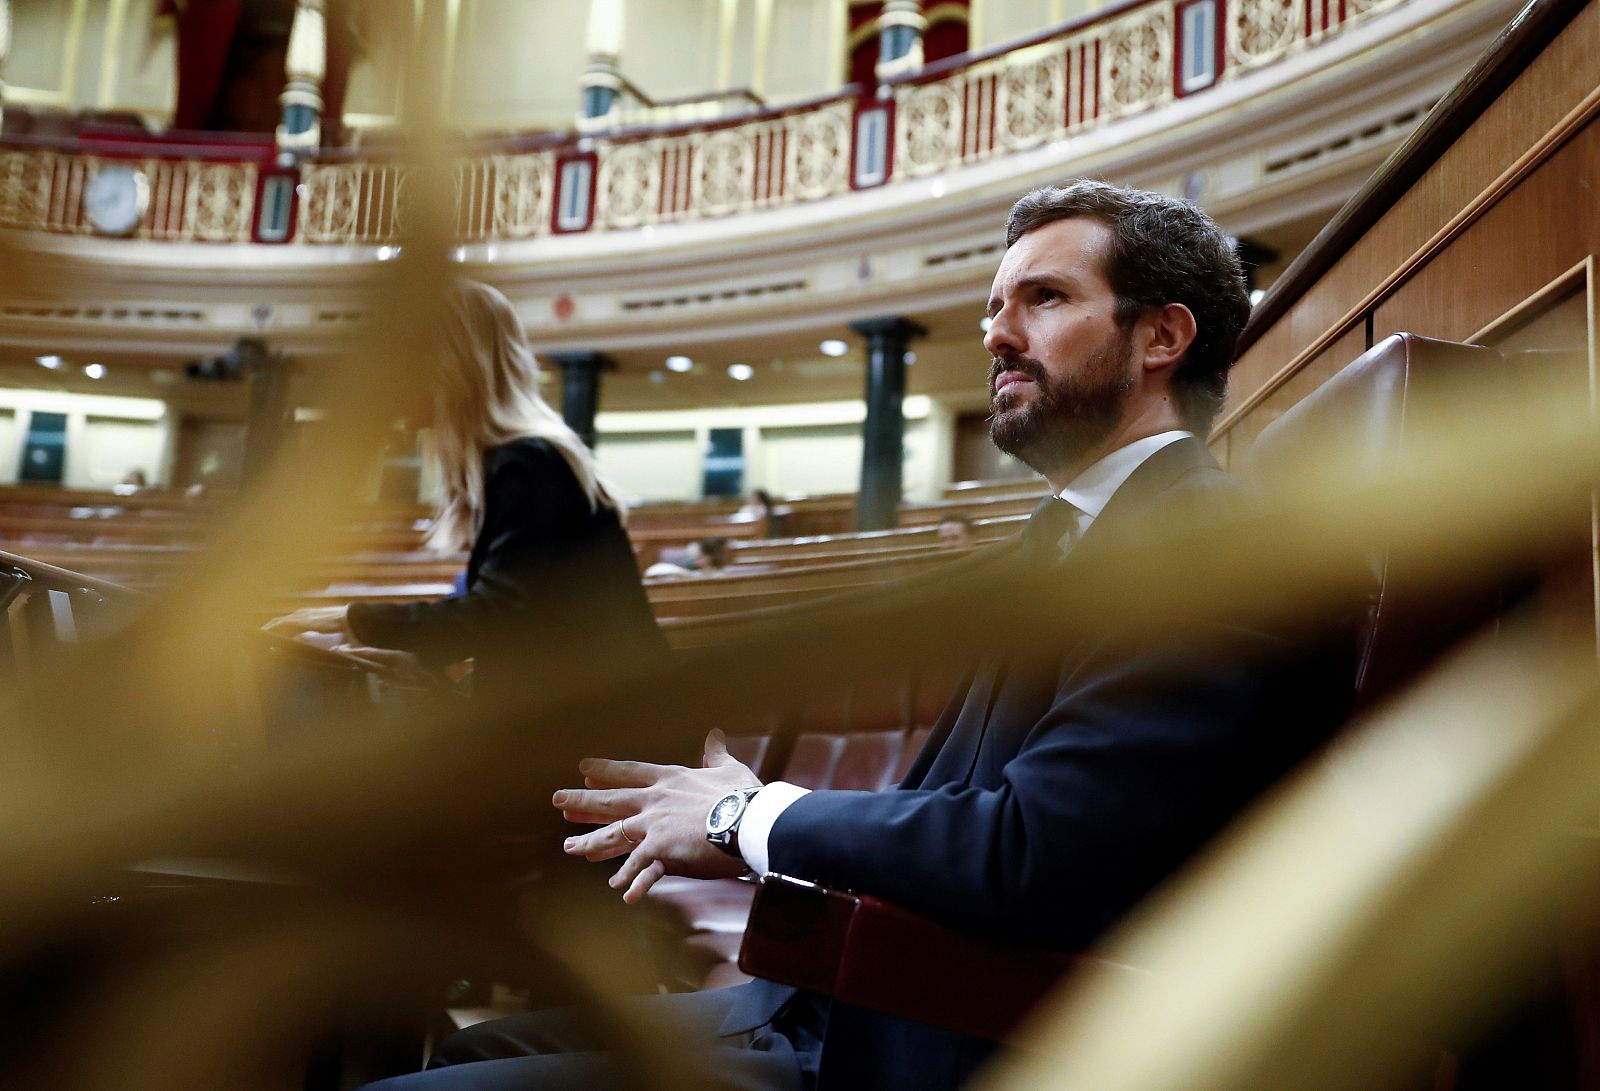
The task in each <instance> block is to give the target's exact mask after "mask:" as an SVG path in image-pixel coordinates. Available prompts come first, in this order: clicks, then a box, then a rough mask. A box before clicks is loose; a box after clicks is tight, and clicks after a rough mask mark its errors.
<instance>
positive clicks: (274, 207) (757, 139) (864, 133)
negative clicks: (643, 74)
mask: <svg viewBox="0 0 1600 1091" xmlns="http://www.w3.org/2000/svg"><path fill="white" fill-rule="evenodd" d="M1404 2H1405V0H1132V2H1130V3H1126V4H1123V5H1122V6H1120V7H1117V8H1113V9H1110V10H1108V11H1106V12H1103V13H1101V14H1099V15H1097V16H1094V17H1092V18H1088V19H1084V20H1079V21H1077V22H1074V23H1070V24H1067V25H1066V26H1064V27H1061V28H1059V29H1057V30H1055V31H1052V32H1050V33H1048V34H1045V35H1041V36H1039V37H1037V38H1034V39H1031V40H1029V41H1026V42H1023V43H1019V44H1013V45H1011V46H1009V47H1007V48H1005V49H1003V50H997V51H994V52H992V53H989V54H984V55H979V56H966V57H961V58H953V59H952V60H951V61H950V62H946V63H944V64H942V65H936V66H933V67H931V68H929V69H926V70H924V71H922V72H920V73H917V74H916V75H914V76H911V77H907V78H902V79H900V80H898V81H895V82H893V83H891V84H889V85H888V86H887V87H886V88H884V89H883V92H882V93H879V94H869V93H864V92H862V90H861V89H859V88H855V87H850V88H845V89H844V90H843V91H841V92H840V93H839V94H837V95H833V96H830V97H828V98H825V99H821V100H817V101H814V102H810V103H803V104H799V105H795V106H790V107H787V108H784V109H777V110H763V111H759V112H756V113H752V114H749V115H746V116H742V117H739V118H735V119H732V120H727V121H724V122H720V123H711V124H699V125H686V126H679V127H674V128H667V129H655V130H641V131H632V132H615V133H609V134H594V135H591V136H587V137H584V138H582V139H579V138H578V137H577V136H576V134H574V135H572V136H569V137H565V138H557V139H554V140H552V139H548V138H547V139H544V140H541V141H538V142H533V143H530V142H527V141H524V142H522V143H521V144H509V145H503V146H499V147H493V148H482V147H479V148H476V149H473V150H468V151H465V152H463V154H462V156H461V159H460V162H459V165H458V168H457V181H456V185H457V191H458V221H457V230H458V234H459V237H460V239H461V241H463V242H482V241H501V240H515V239H527V238H533V237H536V236H540V235H547V234H552V233H554V234H561V233H571V232H583V231H612V230H625V229H630V228H639V227H644V226H648V225H653V224H665V223H678V222H683V221H688V220H697V219H707V218H713V217H720V216H730V215H734V214H738V213H745V212H753V211H758V210H762V209H769V208H776V207H780V206H787V205H795V204H800V203H803V202H808V201H816V200H821V199H824V198H827V197H833V196H836V195H839V194H843V193H848V192H850V191H851V190H860V189H869V188H873V187H876V186H879V185H882V184H884V183H886V182H891V181H896V180H903V179H909V178H917V177H921V176H926V175H930V174H934V173H937V172H940V171H946V170H950V169H952V168H956V167H960V166H963V165H966V164H971V163H976V162H981V161H983V160H987V159H991V158H994V157H996V156H1003V155H1008V154H1011V153H1013V152H1017V151H1021V150H1024V149H1027V148H1032V147H1036V146H1039V145H1042V144H1046V143H1050V142H1053V141H1060V140H1065V139H1068V138H1071V137H1073V136H1075V135H1077V134H1080V133H1084V132H1088V131H1091V130H1094V129H1098V128H1101V127H1103V126H1106V125H1110V124H1114V123H1115V122H1117V121H1118V120H1120V119H1122V118H1126V117H1130V116H1132V115H1136V114H1142V113H1146V112H1148V111H1151V110H1154V109H1157V108H1159V107H1161V106H1162V105H1164V104H1166V103H1168V102H1171V101H1173V100H1175V99H1178V98H1183V97H1186V96H1189V95H1193V94H1199V93H1203V92H1205V91H1207V90H1209V89H1211V88H1213V87H1216V86H1217V85H1219V84H1222V83H1225V82H1227V81H1229V80H1232V79H1236V78H1238V77H1239V76H1241V75H1244V74H1246V73H1248V72H1251V71H1253V70H1255V69H1258V68H1260V67H1262V66H1264V65H1270V64H1274V63H1278V62H1281V61H1283V60H1284V59H1286V58H1288V57H1290V56H1292V55H1294V54H1296V53H1299V52H1301V51H1303V50H1305V49H1308V48H1311V47H1314V46H1315V45H1316V44H1317V43H1318V42H1320V41H1323V40H1325V39H1326V38H1328V37H1330V36H1332V35H1335V34H1338V33H1340V32H1341V31H1342V30H1344V29H1346V28H1348V27H1350V26H1352V25H1354V24H1357V23H1360V22H1363V21H1365V20H1367V19H1368V18H1370V17H1372V16H1373V15H1375V14H1377V13H1379V12H1381V11H1384V10H1387V9H1390V8H1393V7H1397V6H1399V5H1400V4H1403V3H1404ZM228 154H229V156H230V157H229V158H217V157H203V156H195V155H193V154H184V153H183V152H181V151H180V152H171V151H168V152H163V151H162V150H161V149H160V148H159V147H157V146H152V150H150V151H149V152H148V153H145V152H139V151H130V150H129V149H128V148H127V147H126V146H124V147H120V148H118V149H116V151H115V152H114V153H105V152H100V151H96V150H95V149H93V148H84V147H74V148H49V147H37V146H25V145H16V144H12V145H5V146H0V226H4V227H12V228H21V229H25V230H31V231H44V232H52V233H60V234H89V233H91V232H92V231H93V226H92V224H91V222H90V219H89V217H88V214H87V212H86V209H85V206H84V193H85V190H86V188H87V186H88V183H89V180H90V179H91V178H92V177H93V176H94V174H95V173H96V171H98V170H99V169H100V168H101V167H102V166H103V165H104V164H106V163H108V162H112V161H115V162H118V163H122V164H127V165H132V166H135V167H137V168H138V169H139V170H140V171H141V172H142V173H143V174H144V176H145V178H146V180H147V188H148V192H149V201H148V205H147V208H146V211H145V215H144V218H143V220H142V221H141V223H140V225H139V227H138V229H137V230H136V231H135V232H134V237H137V238H140V239H148V240H153V241H160V242H198V243H210V242H251V241H254V242H259V243H277V244H291V245H306V246H318V245H329V244H335V245H339V244H344V245H350V244H357V245H359V244H368V245H379V244H384V243H388V242H392V241H394V239H395V238H396V236H397V234H398V230H399V222H400V218H401V215H402V213H403V198H404V193H405V179H404V177H403V173H402V171H401V168H400V167H399V166H397V165H396V163H394V162H393V161H391V160H387V159H385V158H383V157H381V156H378V155H366V156H363V157H360V158H350V157H342V156H330V157H327V158H323V159H317V160H308V161H305V162H303V163H301V164H299V165H298V166H296V167H289V168H282V167H279V166H277V165H275V163H274V162H273V159H272V155H271V150H270V148H267V149H260V150H259V151H248V150H245V151H241V150H239V149H234V150H232V151H230V152H229V153H228Z"/></svg>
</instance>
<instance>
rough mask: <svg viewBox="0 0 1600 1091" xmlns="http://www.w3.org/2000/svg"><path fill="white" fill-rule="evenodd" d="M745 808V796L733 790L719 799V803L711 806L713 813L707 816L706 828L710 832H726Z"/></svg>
mask: <svg viewBox="0 0 1600 1091" xmlns="http://www.w3.org/2000/svg"><path fill="white" fill-rule="evenodd" d="M742 810H744V796H742V795H740V794H739V793H738V792H733V793H731V794H729V795H725V796H723V797H722V798H721V799H719V800H717V805H716V806H715V807H712V808H711V814H709V815H708V816H707V817H706V829H707V831H709V832H710V833H726V832H727V830H728V828H729V827H731V826H732V825H733V824H734V822H735V821H736V820H737V819H738V817H739V812H740V811H742Z"/></svg>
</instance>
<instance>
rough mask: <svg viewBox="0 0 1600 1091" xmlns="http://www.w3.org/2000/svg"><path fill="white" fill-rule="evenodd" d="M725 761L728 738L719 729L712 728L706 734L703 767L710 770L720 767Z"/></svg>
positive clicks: (726, 758)
mask: <svg viewBox="0 0 1600 1091" xmlns="http://www.w3.org/2000/svg"><path fill="white" fill-rule="evenodd" d="M727 760H728V737H727V736H726V735H724V734H723V733H722V729H721V728H718V727H713V728H712V729H711V730H710V731H709V732H707V733H706V758H705V767H706V768H707V769H710V768H712V767H713V766H716V765H721V764H722V763H723V762H725V761H727Z"/></svg>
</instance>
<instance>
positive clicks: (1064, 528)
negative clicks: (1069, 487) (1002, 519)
mask: <svg viewBox="0 0 1600 1091" xmlns="http://www.w3.org/2000/svg"><path fill="white" fill-rule="evenodd" d="M1077 534H1078V509H1077V508H1075V507H1073V506H1072V505H1071V504H1069V503H1067V502H1066V501H1065V500H1063V499H1061V498H1060V497H1059V496H1047V497H1045V499H1044V500H1042V501H1040V503H1039V506H1038V507H1036V508H1034V509H1033V515H1032V517H1031V518H1029V520H1028V529H1027V530H1026V531H1024V532H1023V542H1024V543H1025V544H1026V546H1027V550H1028V553H1029V555H1030V556H1031V557H1033V558H1034V559H1036V560H1039V561H1054V560H1058V559H1059V558H1060V557H1061V555H1062V554H1063V553H1065V552H1066V551H1067V550H1068V549H1070V548H1071V547H1072V544H1073V541H1074V540H1075V539H1076V538H1077Z"/></svg>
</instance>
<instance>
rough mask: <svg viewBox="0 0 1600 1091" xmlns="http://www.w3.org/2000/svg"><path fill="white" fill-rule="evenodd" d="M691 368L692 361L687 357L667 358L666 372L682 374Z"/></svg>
mask: <svg viewBox="0 0 1600 1091" xmlns="http://www.w3.org/2000/svg"><path fill="white" fill-rule="evenodd" d="M692 367H694V361H693V360H691V359H689V358H688V357H687V356H668V357H667V370H668V371H676V372H679V373H682V372H685V371H688V370H689V369H690V368H692Z"/></svg>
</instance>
